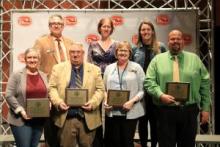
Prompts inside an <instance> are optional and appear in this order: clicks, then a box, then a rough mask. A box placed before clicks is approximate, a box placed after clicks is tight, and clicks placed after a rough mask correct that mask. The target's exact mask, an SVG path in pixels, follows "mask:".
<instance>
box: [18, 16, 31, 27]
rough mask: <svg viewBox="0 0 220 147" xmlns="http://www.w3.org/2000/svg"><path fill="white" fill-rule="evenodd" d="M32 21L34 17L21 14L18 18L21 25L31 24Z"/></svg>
mask: <svg viewBox="0 0 220 147" xmlns="http://www.w3.org/2000/svg"><path fill="white" fill-rule="evenodd" d="M31 23H32V19H31V17H29V16H20V17H19V18H18V24H19V25H21V26H29V25H31Z"/></svg>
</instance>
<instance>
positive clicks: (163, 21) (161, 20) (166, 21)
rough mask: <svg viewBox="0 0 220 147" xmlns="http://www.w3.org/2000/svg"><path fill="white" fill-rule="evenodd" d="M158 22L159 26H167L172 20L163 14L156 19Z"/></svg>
mask: <svg viewBox="0 0 220 147" xmlns="http://www.w3.org/2000/svg"><path fill="white" fill-rule="evenodd" d="M156 22H157V24H158V25H167V24H169V23H170V18H169V16H168V15H166V14H161V15H158V16H157V17H156Z"/></svg>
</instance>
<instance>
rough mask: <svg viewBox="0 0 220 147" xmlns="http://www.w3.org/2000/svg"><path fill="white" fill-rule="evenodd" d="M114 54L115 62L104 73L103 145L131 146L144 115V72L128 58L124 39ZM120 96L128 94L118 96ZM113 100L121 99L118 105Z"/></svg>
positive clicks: (128, 53)
mask: <svg viewBox="0 0 220 147" xmlns="http://www.w3.org/2000/svg"><path fill="white" fill-rule="evenodd" d="M115 56H116V58H117V61H116V62H114V63H112V64H110V65H108V66H107V67H106V69H105V72H104V83H105V86H106V90H107V94H106V98H105V100H104V108H105V110H106V117H105V133H104V140H105V147H134V144H133V138H134V134H135V130H136V125H137V120H138V118H139V117H141V116H143V115H144V108H143V106H142V105H141V102H140V100H141V99H142V98H143V95H144V90H143V82H144V78H145V74H144V71H143V69H142V67H141V66H140V65H139V64H137V63H135V62H132V61H130V60H129V59H130V57H131V56H132V50H131V45H130V44H129V43H128V42H127V41H123V42H120V43H119V44H118V47H117V48H116V51H115ZM112 92H113V93H115V92H116V94H113V93H112ZM124 92H125V93H124ZM110 93H112V94H110ZM123 93H124V94H123ZM111 95H113V96H112V97H111ZM114 95H115V96H114ZM121 95H127V96H125V97H121ZM112 99H113V100H112ZM123 99H124V100H123ZM110 101H112V102H111V103H110ZM114 101H119V102H120V101H121V102H120V103H119V104H118V103H114Z"/></svg>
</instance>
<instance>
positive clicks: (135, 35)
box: [131, 34, 138, 45]
mask: <svg viewBox="0 0 220 147" xmlns="http://www.w3.org/2000/svg"><path fill="white" fill-rule="evenodd" d="M131 39H132V43H133V44H135V45H137V43H138V35H137V34H134V35H132V38H131Z"/></svg>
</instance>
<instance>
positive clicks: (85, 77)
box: [83, 63, 91, 88]
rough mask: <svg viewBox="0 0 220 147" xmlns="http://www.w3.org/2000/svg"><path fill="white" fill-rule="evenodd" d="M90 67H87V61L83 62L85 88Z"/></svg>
mask: <svg viewBox="0 0 220 147" xmlns="http://www.w3.org/2000/svg"><path fill="white" fill-rule="evenodd" d="M90 72H91V69H90V68H89V67H88V65H87V63H84V64H83V88H86V85H87V84H86V83H87V81H88V79H89V76H90Z"/></svg>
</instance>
